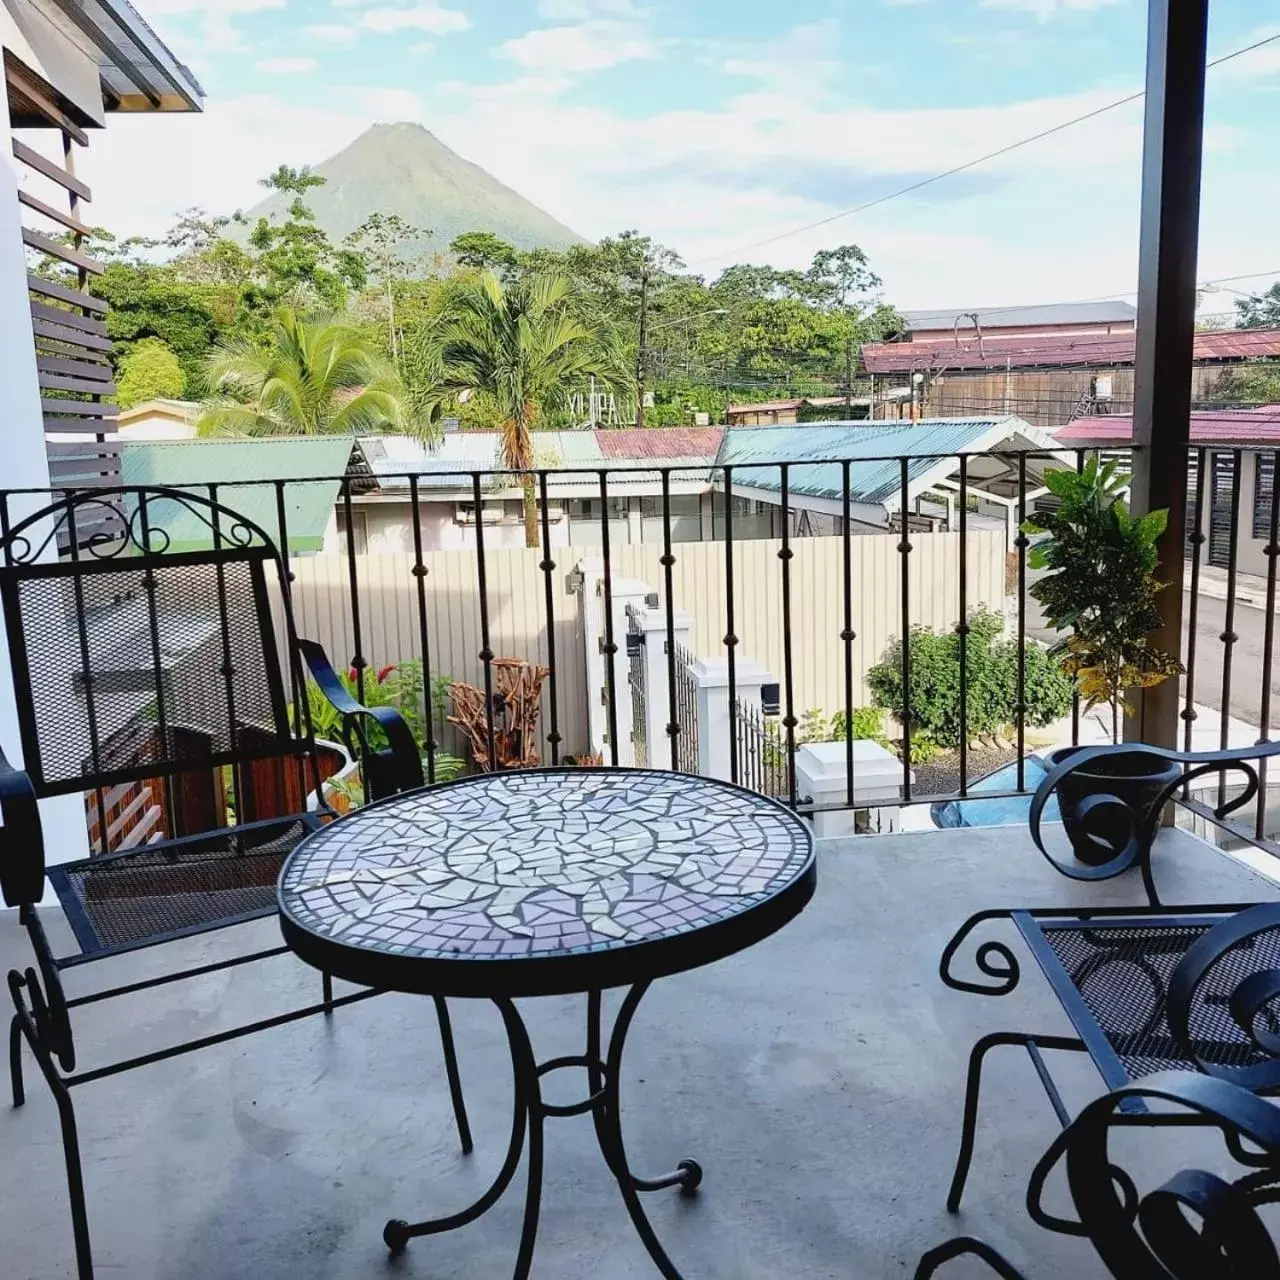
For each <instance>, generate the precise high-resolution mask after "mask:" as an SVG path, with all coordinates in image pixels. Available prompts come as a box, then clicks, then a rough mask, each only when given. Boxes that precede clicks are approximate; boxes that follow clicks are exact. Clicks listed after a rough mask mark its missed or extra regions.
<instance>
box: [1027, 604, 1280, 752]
mask: <svg viewBox="0 0 1280 1280" xmlns="http://www.w3.org/2000/svg"><path fill="white" fill-rule="evenodd" d="M1190 605H1191V597H1190V594H1189V593H1188V594H1187V595H1185V596H1184V598H1183V617H1184V618H1186V619H1189V615H1190ZM1027 610H1028V612H1027V634H1028V635H1032V636H1035V637H1036V638H1037V639H1040V640H1043V641H1045V642H1046V643H1052V642H1053V640H1054V639H1056V636H1055V634H1054V633H1053V632H1052V631H1048V630H1046V629H1045V628H1044V626H1043V617H1042V615H1041V613H1040V608H1039V606H1038V605H1037V604H1036V603H1035V601H1034V600H1028V601H1027ZM1226 614H1227V607H1226V601H1225V600H1218V599H1215V598H1214V597H1212V596H1206V595H1201V596H1200V603H1199V606H1198V608H1197V613H1196V664H1195V701H1196V703H1197V704H1198V705H1200V706H1202V707H1212V708H1213V709H1214V710H1216V711H1220V710H1221V709H1222V655H1223V650H1224V649H1225V647H1226V646H1225V645H1223V643H1222V638H1221V637H1222V633H1223V631H1224V630H1225V629H1226V621H1227V617H1226ZM1265 622H1266V613H1265V612H1264V611H1263V610H1262V609H1256V608H1252V607H1250V606H1248V605H1244V604H1240V603H1239V602H1237V604H1236V611H1235V626H1234V630H1235V633H1236V635H1237V636H1239V637H1240V638H1239V639H1238V640H1237V641H1236V643H1235V645H1234V646H1233V651H1232V655H1231V714H1232V715H1233V716H1236V717H1238V718H1239V719H1241V720H1244V721H1246V722H1247V723H1248V724H1255V725H1256V724H1259V723H1260V720H1261V718H1260V715H1259V711H1260V707H1261V698H1262V650H1263V645H1264V644H1265V640H1266V635H1265V625H1264V624H1265ZM1275 634H1276V639H1275V660H1274V661H1273V663H1272V671H1271V724H1272V727H1273V729H1274V728H1275V727H1276V726H1278V725H1280V616H1277V618H1276V626H1275ZM1186 651H1187V636H1186V625H1185V623H1184V629H1183V636H1182V652H1183V653H1184V654H1185V653H1186ZM1182 697H1183V699H1184V700H1185V698H1186V678H1185V677H1184V678H1183V680H1182Z"/></svg>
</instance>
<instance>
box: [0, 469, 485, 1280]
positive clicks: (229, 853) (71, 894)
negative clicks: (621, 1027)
mask: <svg viewBox="0 0 1280 1280" xmlns="http://www.w3.org/2000/svg"><path fill="white" fill-rule="evenodd" d="M176 519H181V520H185V521H188V522H192V521H194V522H196V524H197V525H198V526H199V527H200V528H202V529H203V530H205V531H206V533H207V536H208V537H209V539H210V541H211V542H212V549H211V550H203V551H190V552H173V551H171V550H170V549H169V548H170V537H169V535H168V534H167V533H166V532H165V527H166V525H167V524H169V523H171V522H172V521H174V520H176ZM59 549H61V550H62V554H61V555H60V556H59V555H57V554H56V552H57V551H58V550H59ZM0 554H2V556H3V563H0V601H2V602H3V606H4V614H5V628H6V636H7V639H8V645H9V653H10V660H11V664H12V668H13V676H14V694H15V698H16V705H17V713H18V722H19V729H20V733H21V739H22V750H23V757H24V763H25V772H20V771H17V770H15V769H13V768H11V767H10V766H9V764H8V762H7V761H5V760H4V758H3V756H2V755H0V805H2V806H3V810H4V829H3V830H2V831H0V885H2V887H3V896H4V901H5V903H6V904H7V905H8V906H10V907H17V908H18V910H19V918H20V921H21V923H22V924H23V925H24V926H25V928H26V931H27V934H28V937H29V939H30V942H31V946H32V949H33V951H34V955H35V965H34V967H28V968H26V969H25V970H23V971H19V970H13V971H12V972H11V973H10V974H9V989H10V994H11V995H12V997H13V1001H14V1006H15V1015H14V1018H13V1022H12V1024H11V1031H10V1071H11V1077H12V1084H13V1100H14V1104H15V1105H21V1104H22V1102H23V1101H24V1087H23V1079H22V1044H23V1042H24V1041H25V1042H26V1044H27V1045H28V1047H29V1048H30V1050H31V1052H32V1054H33V1056H34V1057H35V1060H36V1062H37V1064H38V1065H39V1067H40V1069H41V1072H42V1074H43V1075H44V1077H45V1079H46V1081H47V1083H48V1084H49V1087H50V1089H51V1090H52V1092H53V1095H54V1098H55V1101H56V1103H57V1106H58V1113H59V1117H60V1120H61V1125H62V1137H63V1146H64V1150H65V1154H66V1165H67V1180H68V1190H69V1193H70V1199H71V1213H72V1223H73V1229H74V1234H75V1246H76V1256H77V1266H78V1274H79V1276H80V1280H90V1278H91V1277H92V1275H93V1263H92V1257H91V1251H90V1241H89V1230H88V1220H87V1214H86V1209H85V1202H84V1188H83V1181H82V1178H81V1171H80V1155H79V1147H78V1141H77V1136H76V1123H75V1112H74V1109H73V1107H72V1104H71V1096H70V1093H69V1090H70V1089H71V1088H72V1087H74V1086H76V1085H80V1084H86V1083H89V1082H90V1081H93V1080H99V1079H102V1078H104V1077H106V1076H112V1075H118V1074H120V1073H122V1072H125V1071H130V1070H132V1069H134V1068H137V1067H142V1066H146V1065H149V1064H151V1063H154V1062H159V1061H162V1060H164V1059H166V1058H171V1057H174V1056H177V1055H179V1054H183V1053H189V1052H192V1051H193V1050H196V1049H200V1048H205V1047H208V1046H210V1045H214V1044H219V1043H222V1042H224V1041H227V1040H232V1039H237V1038H239V1037H242V1036H246V1035H251V1034H253V1033H255V1032H257V1031H263V1030H266V1029H268V1028H271V1027H277V1026H282V1025H284V1024H286V1023H289V1022H293V1021H296V1020H298V1019H300V1018H305V1017H309V1016H312V1015H315V1014H320V1013H324V1014H329V1013H331V1012H332V1011H333V1010H334V1009H335V1008H338V1007H340V1006H342V1005H346V1004H351V1003H354V1002H356V1001H358V1000H363V999H367V998H368V997H369V996H371V995H376V994H378V993H377V992H376V991H369V990H361V991H355V992H351V993H349V994H346V995H342V996H340V997H338V998H335V997H334V995H333V990H332V984H331V981H330V979H329V977H328V975H325V976H324V979H323V998H322V1000H321V1001H320V1002H319V1003H316V1004H313V1005H309V1006H307V1007H305V1008H302V1009H296V1010H292V1011H290V1012H288V1013H285V1014H280V1015H277V1016H274V1017H269V1018H263V1019H260V1020H258V1021H255V1022H253V1023H251V1024H248V1025H244V1026H239V1027H235V1028H232V1029H230V1030H228V1031H224V1032H220V1033H218V1034H216V1035H210V1036H205V1037H201V1038H199V1039H197V1040H191V1041H186V1042H184V1043H182V1044H178V1045H171V1046H167V1047H165V1048H162V1049H159V1050H157V1051H154V1052H150V1053H145V1054H140V1055H138V1056H136V1057H132V1058H129V1059H126V1060H124V1061H121V1062H116V1063H112V1064H109V1065H107V1066H102V1067H96V1068H94V1069H92V1070H88V1071H79V1072H77V1071H76V1063H77V1047H76V1043H75V1038H74V1035H73V1029H72V1017H71V1011H72V1010H74V1009H75V1008H76V1007H78V1006H80V1005H84V1004H89V1003H96V1002H99V1001H102V1000H106V999H111V998H114V997H117V996H125V995H130V994H134V993H136V992H139V991H143V990H147V989H149V988H151V987H155V986H161V985H165V984H168V983H171V982H175V981H178V980H180V979H183V978H188V977H195V976H198V975H201V974H207V973H211V972H215V971H217V970H220V969H224V968H229V967H232V966H235V965H241V964H246V963H249V962H251V961H254V960H260V959H267V958H269V957H272V956H278V955H283V954H286V953H287V952H288V948H287V947H285V946H283V945H280V946H276V947H269V948H266V949H262V950H257V951H253V952H250V953H248V954H244V955H238V956H234V957H232V958H230V959H225V960H220V961H217V962H214V963H209V964H203V965H199V966H196V967H194V968H186V969H180V970H166V971H162V972H161V973H160V974H159V975H157V976H156V977H153V978H149V979H146V980H144V981H140V982H132V983H129V984H127V985H123V986H117V987H113V988H108V989H105V990H100V991H95V992H92V993H90V994H86V995H81V996H78V997H76V998H74V999H68V998H67V997H66V995H65V993H64V990H63V983H62V976H61V975H62V974H63V972H65V971H66V970H68V969H70V968H73V967H76V966H79V965H83V964H85V963H88V962H92V961H98V960H102V959H106V958H109V957H111V956H116V955H120V954H123V953H126V952H132V951H135V950H137V949H139V948H144V947H152V946H155V945H156V944H159V943H165V942H169V941H172V940H175V939H178V938H185V937H191V936H193V935H196V934H201V933H205V932H208V931H210V930H215V929H221V928H225V927H228V926H231V925H236V924H240V923H244V922H247V921H250V920H255V919H260V918H263V917H266V916H270V915H273V914H274V913H275V911H276V899H275V881H276V877H277V874H278V872H279V869H280V866H281V864H282V863H283V861H284V859H285V857H286V856H287V855H288V853H289V852H290V851H291V850H292V849H293V848H294V847H295V846H296V845H297V843H298V842H299V841H300V840H301V839H302V838H303V837H304V836H305V835H306V834H307V833H308V832H309V831H311V830H314V829H315V828H316V827H317V826H318V825H319V824H320V823H321V822H323V821H327V820H330V819H331V818H333V817H335V816H336V815H335V814H334V813H333V812H332V810H330V809H329V808H328V806H327V805H326V804H325V802H324V799H323V794H322V787H321V783H322V777H323V770H322V768H321V764H320V761H319V759H318V752H317V746H316V743H315V739H314V736H313V733H312V727H311V720H310V714H309V710H308V702H307V699H306V697H305V696H303V689H304V686H303V680H304V674H303V669H302V664H301V662H300V654H301V651H302V646H301V643H300V642H299V639H298V636H297V634H296V631H295V628H294V622H293V612H292V607H291V601H290V593H289V583H288V575H287V573H286V571H285V568H284V566H283V564H282V562H281V560H280V557H279V555H278V553H277V552H276V550H275V548H274V547H273V546H272V544H271V541H270V538H269V537H268V535H267V534H266V533H265V532H264V531H263V530H262V529H261V528H260V527H258V526H257V525H255V524H252V523H251V522H249V521H248V520H246V519H245V518H244V517H243V516H242V515H240V514H239V513H237V512H235V511H233V510H231V509H229V508H227V507H225V506H222V505H221V504H219V503H218V502H216V501H214V500H212V499H206V498H203V497H201V496H199V495H196V494H193V493H190V492H188V491H185V490H168V489H145V488H141V489H128V490H112V491H107V492H104V491H101V490H98V491H93V492H81V493H71V494H68V495H67V496H65V497H64V498H62V499H61V500H59V501H57V502H54V503H52V504H50V505H49V506H47V507H45V508H44V509H42V510H40V511H38V512H35V513H33V514H30V515H27V516H25V517H23V518H22V519H20V520H16V521H15V520H13V519H12V518H11V515H10V511H9V509H8V506H7V503H6V504H2V505H0ZM277 618H278V619H279V627H277V621H276V619H277ZM307 653H308V655H309V657H310V658H311V660H312V661H313V662H314V663H321V662H323V664H324V666H325V667H327V666H328V663H327V660H325V659H324V656H323V651H321V650H320V649H319V648H318V646H314V645H308V646H307ZM282 657H283V666H282ZM291 704H292V707H293V708H294V711H293V714H292V715H291V713H290V707H291ZM344 710H345V711H346V712H347V713H348V714H349V716H351V717H356V716H358V715H359V714H360V713H361V712H362V711H363V709H362V708H358V706H353V707H350V708H344ZM369 714H372V715H373V716H374V718H375V719H376V721H377V722H378V723H379V724H380V725H381V726H382V728H383V731H384V733H386V735H387V736H388V738H389V739H390V740H391V741H392V744H393V747H392V750H391V756H392V757H393V756H395V754H396V753H395V750H394V747H395V744H399V746H400V753H399V757H398V759H399V769H400V772H399V773H397V772H396V770H395V768H394V767H393V765H394V763H395V761H394V760H393V759H392V758H391V757H388V758H387V759H386V760H383V761H382V762H381V765H382V770H381V772H380V773H379V774H378V779H379V785H380V786H383V787H392V788H395V789H399V788H400V787H402V786H413V785H420V784H421V762H420V760H419V759H418V757H417V752H416V748H412V751H411V756H412V761H411V762H410V761H408V760H407V759H406V757H405V756H404V740H405V739H406V738H407V739H408V742H409V744H410V745H412V738H411V736H410V735H409V732H408V729H407V727H406V726H404V724H403V721H399V717H398V716H397V714H396V713H395V712H394V711H393V710H391V709H390V708H379V709H377V711H375V712H372V713H369ZM397 721H399V723H398V724H397V723H396V722H397ZM415 770H416V772H415ZM86 792H87V793H89V794H90V796H91V801H90V815H89V816H90V818H91V826H92V827H93V828H94V829H95V830H96V835H97V844H98V846H99V849H98V852H97V854H96V855H95V856H91V857H89V858H87V859H79V860H76V861H72V862H64V863H55V864H53V865H46V861H45V856H44V855H45V848H44V838H43V834H42V831H41V825H40V819H39V812H38V808H37V804H36V801H37V799H43V798H46V797H53V796H65V795H83V794H84V793H86ZM46 880H47V881H48V883H49V884H50V885H51V886H52V887H53V889H54V890H55V891H56V893H57V896H58V899H59V901H60V903H61V905H62V907H63V910H64V912H65V914H66V918H67V921H68V923H69V925H70V927H71V931H72V933H73V935H74V937H75V941H76V944H77V947H78V950H77V951H75V952H74V953H72V954H68V955H55V954H54V951H53V949H52V947H51V945H50V943H49V940H48V937H47V935H46V933H45V929H44V926H43V923H42V921H41V917H40V912H39V904H40V902H41V900H42V897H43V895H44V889H45V882H46ZM436 1009H437V1014H438V1017H439V1022H440V1033H441V1040H442V1044H443V1050H444V1058H445V1066H446V1071H447V1075H448V1081H449V1088H450V1093H451V1096H452V1100H453V1105H454V1112H455V1117H456V1119H457V1124H458V1131H459V1137H460V1140H461V1143H462V1148H463V1150H464V1151H469V1150H470V1149H471V1135H470V1132H469V1129H468V1124H467V1117H466V1111H465V1107H464V1105H463V1099H462V1092H461V1084H460V1080H459V1076H458V1069H457V1060H456V1056H455V1053H454V1046H453V1038H452V1032H451V1027H450V1024H449V1017H448V1011H447V1009H446V1007H445V1004H444V1002H443V1000H438V1001H436Z"/></svg>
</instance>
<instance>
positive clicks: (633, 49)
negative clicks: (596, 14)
mask: <svg viewBox="0 0 1280 1280" xmlns="http://www.w3.org/2000/svg"><path fill="white" fill-rule="evenodd" d="M656 54H657V46H656V44H655V43H654V42H653V40H652V39H651V38H650V37H649V35H648V33H647V32H646V30H645V28H644V27H643V26H641V25H640V24H639V23H635V22H623V21H618V20H615V19H612V18H591V19H589V20H588V21H586V22H580V23H578V24H577V25H575V26H570V27H542V28H539V29H538V30H536V31H530V32H528V33H527V34H526V35H523V36H517V37H515V38H514V39H512V40H507V41H506V42H505V43H503V44H502V45H500V46H499V48H498V56H499V57H500V58H509V59H510V60H511V61H512V62H515V63H516V64H517V65H519V66H520V67H523V68H524V69H525V70H526V71H537V72H550V73H553V74H554V73H556V72H559V73H562V74H563V73H571V74H584V73H587V72H592V71H604V70H607V69H608V68H609V67H616V66H618V65H619V64H621V63H623V62H634V61H636V60H637V59H641V58H652V57H654V56H656Z"/></svg>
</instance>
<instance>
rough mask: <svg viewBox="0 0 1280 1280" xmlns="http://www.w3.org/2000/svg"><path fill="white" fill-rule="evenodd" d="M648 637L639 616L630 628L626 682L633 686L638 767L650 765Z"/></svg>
mask: <svg viewBox="0 0 1280 1280" xmlns="http://www.w3.org/2000/svg"><path fill="white" fill-rule="evenodd" d="M644 645H645V636H644V631H643V630H641V627H640V620H639V618H634V617H633V618H632V619H631V620H630V623H629V625H628V627H627V657H628V660H629V665H628V671H627V683H628V684H629V685H630V686H631V751H632V755H633V757H634V759H635V763H636V768H638V769H647V768H648V767H649V741H648V738H649V734H648V728H647V726H648V723H649V705H648V704H649V699H648V688H647V685H646V682H645V652H644Z"/></svg>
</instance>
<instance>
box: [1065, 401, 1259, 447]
mask: <svg viewBox="0 0 1280 1280" xmlns="http://www.w3.org/2000/svg"><path fill="white" fill-rule="evenodd" d="M1053 434H1054V435H1055V436H1056V437H1057V438H1058V440H1059V441H1061V442H1062V443H1063V444H1084V443H1093V442H1095V441H1097V442H1099V443H1104V442H1105V443H1107V444H1111V443H1115V444H1128V443H1129V442H1130V441H1131V440H1132V439H1133V419H1132V418H1131V417H1130V416H1129V415H1128V414H1114V415H1108V416H1106V417H1100V418H1076V419H1075V421H1074V422H1068V423H1067V425H1066V426H1065V427H1058V428H1057V429H1056V430H1055V431H1054V433H1053ZM1255 441H1256V442H1257V443H1259V444H1275V443H1277V442H1280V404H1269V405H1262V406H1260V407H1259V408H1256V409H1195V410H1193V411H1192V413H1191V442H1192V443H1193V444H1225V443H1228V442H1230V443H1236V444H1239V443H1249V442H1255Z"/></svg>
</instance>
